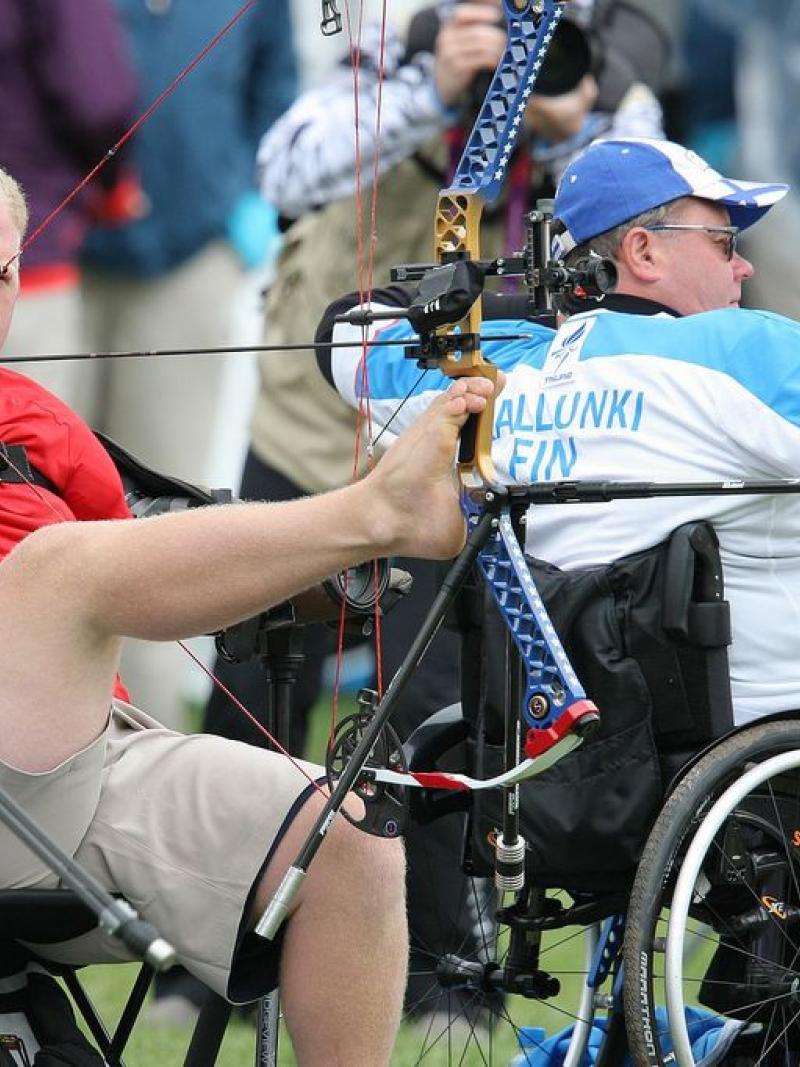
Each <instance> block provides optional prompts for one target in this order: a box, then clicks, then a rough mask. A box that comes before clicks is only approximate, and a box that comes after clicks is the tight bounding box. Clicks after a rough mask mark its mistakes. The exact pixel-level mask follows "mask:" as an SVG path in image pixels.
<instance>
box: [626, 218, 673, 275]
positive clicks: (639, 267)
mask: <svg viewBox="0 0 800 1067" xmlns="http://www.w3.org/2000/svg"><path fill="white" fill-rule="evenodd" d="M616 260H617V263H618V265H621V266H623V267H624V269H625V270H626V271H627V272H628V273H629V274H630V275H631V276H632V277H634V278H636V280H637V281H640V282H654V281H658V279H659V278H660V277H661V273H662V272H661V265H660V257H659V253H658V245H657V242H656V241H655V240H654V238H653V234H652V233H650V232H649V231H648V230H646V229H645V228H644V227H643V226H634V227H633V229H630V230H628V232H627V233H626V234H625V236H624V237H623V238H622V242H621V243H620V246H619V248H618V249H617V253H616Z"/></svg>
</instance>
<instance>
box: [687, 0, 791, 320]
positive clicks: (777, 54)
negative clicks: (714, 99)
mask: <svg viewBox="0 0 800 1067" xmlns="http://www.w3.org/2000/svg"><path fill="white" fill-rule="evenodd" d="M695 2H696V3H698V5H699V6H701V7H702V9H703V10H704V12H705V14H706V16H707V17H708V18H709V19H710V20H712V22H713V24H714V25H715V26H716V27H717V28H718V29H720V30H721V31H722V32H723V33H725V32H727V33H731V34H735V35H736V37H737V43H738V52H737V57H738V63H737V70H736V107H737V120H738V137H739V151H740V154H741V163H742V170H743V172H744V174H745V176H747V175H750V174H756V173H759V174H763V173H765V172H766V170H767V169H768V170H769V173H770V174H772V173H774V174H775V178H776V180H778V181H785V182H788V184H789V186H790V191H789V195H788V196H787V197H786V200H785V201H784V205H785V206H784V207H783V208H782V210H781V214H780V219H779V221H778V222H775V221H773V220H772V219H770V218H767V219H766V220H765V223H764V226H763V227H762V226H759V227H757V229H756V230H755V231H754V232H753V234H752V235H751V236H750V237H749V239H748V241H747V242H746V244H745V254H746V255H747V256H748V258H754V259H756V260H757V262H758V263H759V269H758V271H757V273H756V276H755V278H754V279H753V282H752V284H751V285H750V287H749V288H748V302H752V305H753V306H754V307H761V308H767V309H769V310H770V311H777V312H779V313H781V314H783V315H788V316H790V317H791V318H794V319H800V296H798V293H797V285H796V283H795V276H796V270H797V266H796V263H795V249H796V248H797V247H799V246H800V128H798V124H797V117H796V112H795V105H796V101H797V99H798V93H800V63H798V56H800V0H770V2H769V3H763V2H761V3H756V0H739V2H737V3H733V2H731V0H695Z"/></svg>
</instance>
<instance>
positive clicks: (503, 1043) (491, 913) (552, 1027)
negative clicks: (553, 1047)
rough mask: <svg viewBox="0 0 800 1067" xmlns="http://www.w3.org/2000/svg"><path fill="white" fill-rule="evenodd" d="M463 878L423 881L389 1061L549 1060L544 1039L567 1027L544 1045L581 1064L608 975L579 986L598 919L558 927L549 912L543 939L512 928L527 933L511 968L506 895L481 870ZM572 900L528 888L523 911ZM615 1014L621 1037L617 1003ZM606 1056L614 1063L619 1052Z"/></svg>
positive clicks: (606, 1003) (605, 999)
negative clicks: (456, 886)
mask: <svg viewBox="0 0 800 1067" xmlns="http://www.w3.org/2000/svg"><path fill="white" fill-rule="evenodd" d="M434 828H436V824H434ZM437 829H438V828H437ZM419 851H420V850H419V848H418V847H417V848H413V849H412V850H411V852H410V862H411V863H416V864H420V863H424V860H423V859H421V858H420V855H419ZM460 886H461V888H460V890H459V891H458V894H457V895H454V894H453V884H452V883H451V884H450V885H437V884H436V883H431V884H430V895H429V898H428V914H427V916H426V921H425V923H424V930H422V931H420V928H419V916H418V913H416V914H415V909H413V908H412V909H411V913H410V925H411V935H412V943H413V946H414V947H413V949H412V955H411V974H410V981H409V990H411V991H412V995H411V996H409V997H407V1000H406V1015H405V1019H404V1025H403V1027H402V1030H401V1039H400V1041H399V1042H398V1050H397V1052H396V1053H395V1056H394V1057H393V1059H392V1067H411V1065H412V1064H425V1065H430V1067H440V1065H441V1067H444V1065H450V1064H459V1065H462V1064H463V1065H465V1067H471V1065H475V1067H477V1065H481V1067H485V1065H498V1067H499V1065H502V1067H507V1065H509V1064H514V1065H515V1067H518V1065H519V1067H521V1065H524V1064H527V1063H534V1062H535V1063H537V1064H544V1063H547V1062H550V1057H546V1056H545V1054H544V1052H543V1049H544V1047H545V1043H546V1042H547V1041H548V1040H549V1039H551V1038H553V1037H554V1035H556V1034H558V1033H559V1032H561V1031H564V1030H566V1029H567V1028H569V1027H573V1028H574V1034H573V1037H572V1038H566V1039H565V1040H564V1041H563V1042H562V1044H561V1046H560V1050H559V1053H558V1054H556V1053H555V1052H553V1053H552V1054H551V1055H552V1062H553V1063H554V1064H556V1063H557V1064H559V1065H561V1064H566V1065H568V1067H578V1065H579V1064H583V1063H585V1062H586V1060H585V1059H584V1058H583V1052H584V1049H585V1047H586V1044H587V1041H588V1039H589V1029H590V1027H591V1024H592V1022H593V1020H594V1019H595V1013H596V1012H598V1009H603V1010H605V1009H608V1008H609V1007H610V1001H611V996H610V992H609V991H610V987H611V985H612V983H613V979H614V974H613V973H609V975H608V976H607V978H606V980H605V985H602V984H601V987H600V988H598V989H589V988H588V987H587V986H586V977H587V975H588V973H589V971H590V969H591V965H592V957H593V955H594V952H595V949H596V946H597V943H598V937H599V934H600V924H599V923H596V924H592V925H588V926H587V925H583V924H581V925H579V924H577V923H576V922H573V923H571V924H569V925H567V924H566V923H565V925H563V926H558V925H557V922H558V920H557V919H555V921H554V923H553V925H552V928H550V929H547V930H546V932H544V933H543V934H542V935H541V938H540V939H539V938H538V936H537V935H536V934H534V933H532V932H527V931H521V932H519V933H518V934H517V935H515V936H517V937H518V938H521V939H522V940H523V941H525V942H526V944H525V962H524V963H523V965H522V966H520V967H517V968H515V967H512V966H511V965H510V960H511V957H512V936H514V935H512V933H511V930H510V928H509V926H508V925H506V924H505V923H498V921H497V913H498V910H499V908H500V906H501V904H502V903H506V904H508V903H510V901H509V900H508V899H506V900H505V901H501V900H500V899H499V898H498V895H497V893H496V891H495V890H494V888H493V886H492V883H491V881H490V880H489V879H486V878H475V877H471V876H466V877H463V879H462V880H461V882H460ZM572 905H573V901H572V898H571V897H569V896H568V895H567V894H561V893H558V892H556V891H552V890H548V891H547V894H546V895H545V893H544V892H543V891H537V890H533V891H532V892H531V894H530V898H529V900H528V902H527V905H526V909H525V911H526V915H527V916H529V917H532V918H534V920H535V919H536V917H537V916H538V917H542V918H546V921H547V922H548V925H549V920H550V919H552V918H554V917H555V916H557V915H558V914H559V912H560V911H561V910H562V909H563V910H566V909H567V908H569V907H570V906H572ZM517 944H519V942H517ZM610 970H611V969H610ZM615 1018H616V1023H615V1026H617V1027H618V1029H619V1036H621V1037H622V1038H623V1040H624V1032H623V1031H624V1026H623V1023H622V1014H621V1011H620V1013H619V1015H618V1017H615ZM565 1055H568V1057H569V1058H564V1057H565ZM534 1057H537V1058H536V1059H534ZM601 1062H603V1061H601ZM605 1062H606V1063H607V1065H608V1067H618V1065H619V1063H620V1062H622V1061H621V1059H614V1058H612V1059H609V1060H607V1061H605Z"/></svg>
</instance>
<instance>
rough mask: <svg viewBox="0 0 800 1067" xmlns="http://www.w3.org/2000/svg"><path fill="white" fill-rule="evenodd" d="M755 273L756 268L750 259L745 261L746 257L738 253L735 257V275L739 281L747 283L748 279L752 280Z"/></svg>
mask: <svg viewBox="0 0 800 1067" xmlns="http://www.w3.org/2000/svg"><path fill="white" fill-rule="evenodd" d="M754 273H755V268H754V267H753V264H752V263H751V262H750V260H749V259H745V258H744V256H742V255H740V254H739V253H738V252H736V253H735V254H734V257H733V275H734V277H735V278H736V280H737V281H746V280H747V279H748V278H752V277H753V274H754Z"/></svg>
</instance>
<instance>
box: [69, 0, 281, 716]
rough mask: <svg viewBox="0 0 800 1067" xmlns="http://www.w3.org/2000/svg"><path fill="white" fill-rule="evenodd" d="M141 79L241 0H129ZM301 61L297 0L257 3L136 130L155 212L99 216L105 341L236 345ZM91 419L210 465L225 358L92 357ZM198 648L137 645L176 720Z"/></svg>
mask: <svg viewBox="0 0 800 1067" xmlns="http://www.w3.org/2000/svg"><path fill="white" fill-rule="evenodd" d="M116 3H117V7H118V9H119V13H120V15H121V16H122V18H123V23H124V26H125V28H126V30H127V34H128V38H129V41H130V45H131V48H132V51H133V55H134V58H135V61H136V64H137V67H138V70H139V74H140V78H141V92H140V99H139V109H140V110H142V111H143V110H144V108H145V107H146V106H148V105H149V104H150V103H151V102H152V101H153V100H154V99H155V98H156V97H157V96H158V94H159V93H161V92H162V91H163V90H164V89H165V87H166V86H167V85H169V84H170V83H171V82H172V80H173V79H174V78H175V76H176V74H177V73H178V72H179V71H180V70H181V68H182V67H184V66H185V64H186V63H188V61H189V60H190V59H191V58H192V57H193V56H194V55H196V54H197V53H198V52H199V51H200V50H201V48H203V47H204V46H205V45H206V44H208V42H209V41H210V40H211V39H212V38H213V36H214V34H215V33H217V32H218V31H219V29H220V28H221V27H222V26H223V25H224V24H225V22H226V20H227V19H229V18H230V17H231V16H232V15H233V14H234V12H235V11H236V9H237V8H238V6H239V5H238V4H237V3H236V2H235V0H224V2H222V3H220V2H218V0H217V2H212V0H152V2H149V3H146V4H144V3H142V2H141V0H116ZM295 88H296V70H295V62H294V50H293V42H292V31H291V22H290V16H289V9H288V3H287V2H284V0H275V2H273V3H272V4H270V5H269V8H268V9H267V8H265V7H264V6H263V5H259V6H257V7H254V8H252V9H251V10H250V11H248V12H247V14H246V15H245V16H244V17H243V18H241V19H240V20H239V22H237V23H236V24H235V25H234V26H233V28H232V29H231V30H230V31H229V32H228V33H227V34H226V36H225V37H224V38H223V39H222V40H221V41H220V42H219V44H218V45H217V46H216V47H215V48H214V50H213V51H212V52H211V53H210V54H209V55H208V56H207V57H206V58H205V59H204V60H203V61H202V62H201V63H200V64H199V65H198V66H197V67H196V68H195V69H194V70H193V71H192V73H191V75H190V76H189V77H188V78H187V80H186V81H185V82H184V84H182V85H181V86H180V88H179V89H178V91H176V92H174V93H172V94H171V95H170V96H169V97H168V98H167V99H166V100H165V101H164V102H163V103H162V104H161V106H160V107H159V108H158V110H157V111H156V112H155V113H154V114H153V115H152V116H151V117H150V118H149V119H148V120H147V122H146V123H145V124H144V125H143V126H142V127H141V129H140V130H139V131H138V133H137V136H136V138H135V140H134V141H133V142H132V144H131V154H132V157H133V159H134V161H135V163H136V166H137V168H138V171H139V173H140V175H141V182H142V187H143V191H144V195H145V197H146V211H145V212H144V213H143V215H142V217H140V218H139V219H137V220H136V221H134V222H131V223H129V224H128V225H124V226H99V227H97V228H96V229H95V230H94V232H93V233H92V234H91V235H90V238H89V241H88V243H87V245H86V248H85V252H84V264H85V268H86V289H85V292H86V311H87V317H86V324H87V332H88V334H89V338H90V344H91V347H92V348H93V349H95V350H100V351H103V350H119V349H125V350H142V349H145V350H146V349H153V348H184V347H186V348H188V347H198V348H202V347H204V346H205V347H209V348H210V347H216V346H221V345H225V344H227V343H229V341H230V331H231V321H232V306H233V302H234V299H235V298H236V296H237V295H238V293H239V292H240V287H241V285H242V283H243V279H244V277H245V272H246V269H247V268H248V267H252V266H254V265H255V264H256V263H257V261H258V260H259V258H260V257H263V256H264V255H265V253H266V251H267V248H268V245H269V241H270V235H271V231H270V228H271V226H272V222H273V218H274V215H273V214H272V213H271V212H270V210H269V208H268V207H267V205H265V204H263V202H261V200H260V198H259V197H258V195H257V193H256V191H255V189H254V186H253V168H254V160H255V153H256V148H257V145H258V142H259V139H260V137H261V136H262V135H263V133H264V131H265V130H267V129H268V128H269V126H270V125H271V123H272V122H273V121H274V120H275V119H276V118H277V117H278V115H280V113H281V112H282V111H283V109H284V108H285V107H286V106H288V104H289V103H290V102H291V100H292V98H293V95H294V92H295ZM82 370H84V372H85V374H86V375H87V376H89V375H91V377H92V381H93V385H94V389H95V395H94V403H93V410H92V411H91V412H90V421H91V422H92V424H93V425H94V426H95V428H97V429H100V430H103V431H105V432H106V433H108V434H109V435H110V436H111V437H112V438H115V439H116V440H118V441H119V442H120V443H121V444H123V445H124V446H125V447H126V448H128V449H129V450H130V451H132V452H133V453H134V454H135V455H137V456H138V457H139V458H140V459H142V460H143V461H144V462H146V463H149V464H151V465H154V466H156V467H158V468H159V469H161V470H165V471H168V472H169V473H170V474H174V475H176V476H179V477H184V478H187V479H189V480H195V481H205V480H207V479H208V476H209V470H208V467H209V462H210V458H211V457H210V451H211V445H212V441H213V436H214V434H213V431H214V423H215V420H216V419H219V418H221V417H222V413H221V412H220V410H219V401H220V393H221V382H222V377H223V374H224V371H225V358H224V357H220V356H198V357H192V358H191V359H168V358H164V359H159V360H145V359H142V360H138V359H137V360H125V361H122V360H120V361H116V362H114V361H106V362H105V363H104V364H102V365H93V366H91V367H85V368H82ZM184 661H185V657H182V656H181V653H180V650H179V649H177V648H173V647H171V646H158V645H141V644H136V643H132V645H131V648H130V650H129V651H128V653H127V654H126V666H125V677H126V679H128V680H129V684H130V687H131V690H132V691H133V692H134V693H135V694H136V696H137V698H138V699H140V700H141V701H142V702H145V701H150V702H151V705H152V706H153V707H157V708H158V709H159V713H160V714H161V716H162V719H163V721H165V722H166V723H168V724H169V725H172V726H180V725H181V722H180V716H181V714H182V707H181V685H182V681H181V679H182V675H183V671H184V669H185V662H184Z"/></svg>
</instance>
